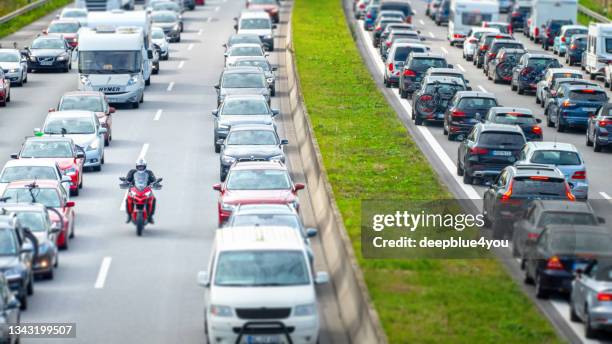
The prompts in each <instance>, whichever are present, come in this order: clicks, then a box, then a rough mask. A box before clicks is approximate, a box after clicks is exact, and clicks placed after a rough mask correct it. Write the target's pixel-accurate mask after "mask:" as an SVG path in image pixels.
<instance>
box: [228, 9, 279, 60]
mask: <svg viewBox="0 0 612 344" xmlns="http://www.w3.org/2000/svg"><path fill="white" fill-rule="evenodd" d="M235 20H236V21H237V23H236V25H234V29H235V30H236V33H238V34H243V33H244V34H254V35H258V36H259V38H260V39H261V42H262V43H263V45H264V47H265V48H266V49H267V50H268V51H273V50H274V34H273V32H272V30H273V29H276V24H274V23H272V20H271V19H270V15H269V14H268V13H267V12H264V11H245V12H242V13H241V14H240V17H239V18H235Z"/></svg>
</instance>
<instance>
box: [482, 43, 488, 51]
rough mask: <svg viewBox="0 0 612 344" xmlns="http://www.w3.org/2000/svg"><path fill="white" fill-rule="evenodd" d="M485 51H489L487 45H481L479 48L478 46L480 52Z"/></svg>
mask: <svg viewBox="0 0 612 344" xmlns="http://www.w3.org/2000/svg"><path fill="white" fill-rule="evenodd" d="M487 49H489V47H488V46H487V45H485V44H483V45H481V46H480V50H481V51H485V50H487Z"/></svg>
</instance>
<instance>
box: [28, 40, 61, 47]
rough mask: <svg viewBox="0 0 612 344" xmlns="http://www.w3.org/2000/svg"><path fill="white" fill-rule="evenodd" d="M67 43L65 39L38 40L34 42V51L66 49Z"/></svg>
mask: <svg viewBox="0 0 612 344" xmlns="http://www.w3.org/2000/svg"><path fill="white" fill-rule="evenodd" d="M65 47H66V43H64V40H63V39H48V38H43V39H37V40H35V41H34V42H32V49H64V48H65Z"/></svg>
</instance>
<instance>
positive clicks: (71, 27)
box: [47, 23, 79, 33]
mask: <svg viewBox="0 0 612 344" xmlns="http://www.w3.org/2000/svg"><path fill="white" fill-rule="evenodd" d="M77 31H79V24H78V23H55V24H51V25H49V29H47V32H49V33H75V32H77Z"/></svg>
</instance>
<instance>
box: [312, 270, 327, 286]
mask: <svg viewBox="0 0 612 344" xmlns="http://www.w3.org/2000/svg"><path fill="white" fill-rule="evenodd" d="M327 283H329V274H328V273H327V272H325V271H317V275H316V276H315V284H318V285H321V284H327Z"/></svg>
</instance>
